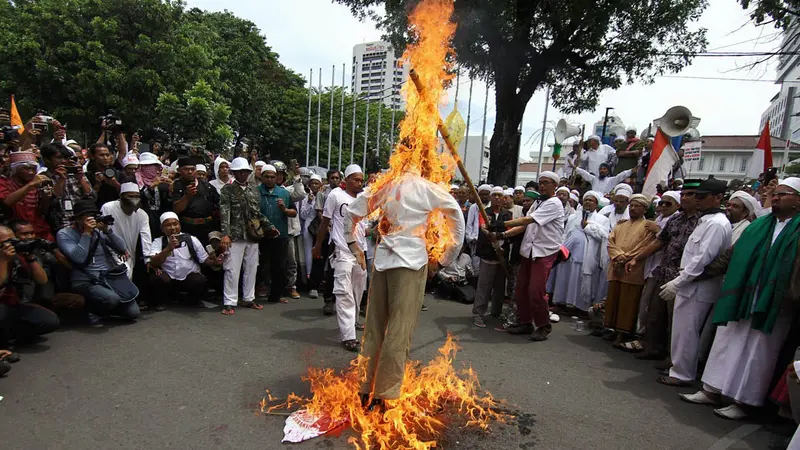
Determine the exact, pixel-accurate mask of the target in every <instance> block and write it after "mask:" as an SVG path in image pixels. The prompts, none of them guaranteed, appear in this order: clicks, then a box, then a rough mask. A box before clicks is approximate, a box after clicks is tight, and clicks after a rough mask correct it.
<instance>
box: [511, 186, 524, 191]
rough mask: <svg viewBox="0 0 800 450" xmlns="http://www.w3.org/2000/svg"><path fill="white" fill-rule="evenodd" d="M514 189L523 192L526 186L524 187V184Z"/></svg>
mask: <svg viewBox="0 0 800 450" xmlns="http://www.w3.org/2000/svg"><path fill="white" fill-rule="evenodd" d="M514 190H515V191H522V192H525V188H524V187H522V186H517V187H515V188H514Z"/></svg>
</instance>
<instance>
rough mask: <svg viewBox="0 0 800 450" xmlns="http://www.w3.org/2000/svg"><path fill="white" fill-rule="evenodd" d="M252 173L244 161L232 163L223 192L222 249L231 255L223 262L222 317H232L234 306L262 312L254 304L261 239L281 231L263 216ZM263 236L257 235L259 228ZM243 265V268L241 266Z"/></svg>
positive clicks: (237, 159)
mask: <svg viewBox="0 0 800 450" xmlns="http://www.w3.org/2000/svg"><path fill="white" fill-rule="evenodd" d="M252 172H253V169H252V168H251V167H250V164H249V163H248V162H247V160H246V159H244V158H235V159H234V160H233V161H232V162H231V173H233V177H234V182H233V183H231V184H226V185H225V186H223V187H222V191H221V192H220V201H219V211H220V223H221V225H222V247H223V249H224V250H226V251H227V252H228V257H227V258H226V259H225V262H224V263H223V266H222V267H223V269H224V270H225V287H224V296H223V299H224V305H225V306H224V308H223V310H222V314H225V315H233V314H234V309H233V308H234V306H236V305H237V304H238V305H239V306H244V307H247V308H252V309H257V310H260V309H262V308H263V306H261V305H259V304H258V303H256V302H255V298H256V287H255V286H256V270H257V268H258V241H259V240H260V237H264V236H269V237H275V236H277V234H278V230H277V229H276V228H275V227H274V226H273V225H272V223H270V221H269V220H268V219H267V218H266V217H264V216H263V215H262V214H261V207H260V204H259V201H260V197H259V193H258V190H257V189H256V188H255V187H252V186H250V185H249V183H248V182H247V179H248V177H249V176H250V174H251V173H252ZM255 222H258V224H259V225H260V229H261V230H262V232H263V235H264V236H260V237H259V236H256V234H257V233H256V232H255V231H254V230H255V229H256V228H259V227H258V226H257V225H256V224H255ZM242 266H244V268H243V267H242ZM239 275H242V278H243V280H242V293H243V298H242V301H241V302H239V301H238V298H239Z"/></svg>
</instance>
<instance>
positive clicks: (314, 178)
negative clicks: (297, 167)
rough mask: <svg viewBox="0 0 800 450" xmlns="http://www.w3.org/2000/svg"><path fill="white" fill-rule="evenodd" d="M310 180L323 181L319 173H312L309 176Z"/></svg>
mask: <svg viewBox="0 0 800 450" xmlns="http://www.w3.org/2000/svg"><path fill="white" fill-rule="evenodd" d="M308 180H309V181H311V180H317V181H319V182H320V183H322V177H321V176H319V175H317V174H313V175H311V176H310V177H309V178H308Z"/></svg>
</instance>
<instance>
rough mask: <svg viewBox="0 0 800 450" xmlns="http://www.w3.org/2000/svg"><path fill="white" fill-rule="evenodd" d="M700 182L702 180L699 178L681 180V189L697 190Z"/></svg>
mask: <svg viewBox="0 0 800 450" xmlns="http://www.w3.org/2000/svg"><path fill="white" fill-rule="evenodd" d="M702 182H703V180H701V179H699V178H688V179H686V180H683V184H682V185H681V186H682V188H683V189H697V188H699V187H700V183H702Z"/></svg>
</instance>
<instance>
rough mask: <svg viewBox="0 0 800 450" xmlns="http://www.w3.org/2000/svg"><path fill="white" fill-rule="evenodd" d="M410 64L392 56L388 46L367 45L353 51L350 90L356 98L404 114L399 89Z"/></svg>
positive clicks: (369, 43)
mask: <svg viewBox="0 0 800 450" xmlns="http://www.w3.org/2000/svg"><path fill="white" fill-rule="evenodd" d="M409 70H410V67H409V64H404V62H403V60H401V59H400V58H398V57H396V56H395V50H394V48H392V46H391V45H390V44H389V43H388V42H382V41H378V42H368V43H366V44H358V45H356V46H354V47H353V67H352V74H353V75H352V77H351V80H350V88H351V89H352V91H351V92H353V93H354V94H355V95H361V96H362V97H363V98H366V99H368V100H372V101H377V100H379V101H382V102H383V104H385V105H386V106H387V107H389V108H392V109H398V110H404V109H405V101H404V100H403V99H402V97H401V95H400V88H401V87H402V85H403V83H404V82H405V81H406V80H407V79H408V72H409Z"/></svg>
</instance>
